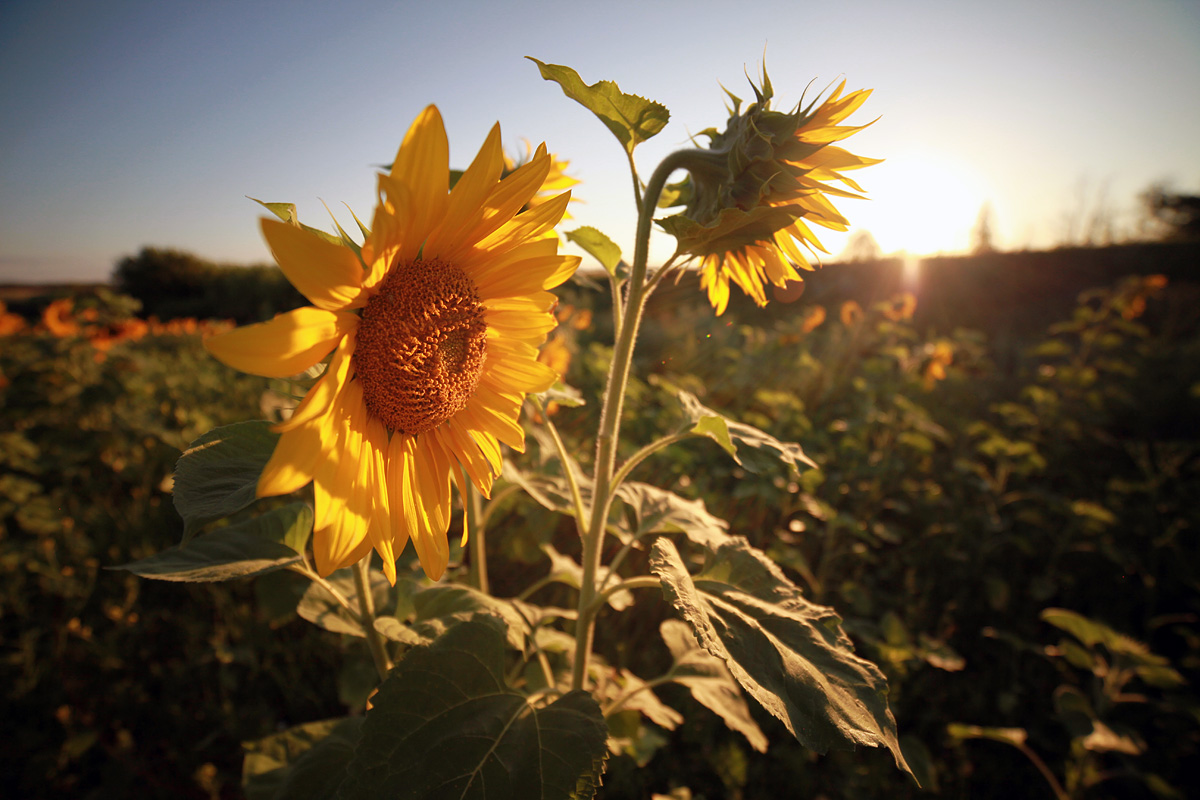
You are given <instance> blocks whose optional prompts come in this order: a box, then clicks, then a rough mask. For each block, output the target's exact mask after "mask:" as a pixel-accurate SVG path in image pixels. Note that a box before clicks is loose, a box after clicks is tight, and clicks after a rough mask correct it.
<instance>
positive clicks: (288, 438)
mask: <svg viewBox="0 0 1200 800" xmlns="http://www.w3.org/2000/svg"><path fill="white" fill-rule="evenodd" d="M320 458H321V431H320V428H319V427H317V426H315V425H310V426H308V427H305V428H300V429H298V430H293V431H288V432H287V433H285V434H283V435H282V436H280V437H279V441H278V442H277V443H276V444H275V450H274V451H273V452H272V453H271V458H270V460H268V461H267V465H266V466H265V467H263V471H262V474H261V475H260V476H259V477H258V487H257V489H256V490H255V494H256V496H258V497H273V496H274V495H278V494H290V493H291V492H294V491H296V490H297V489H299V488H301V487H302V486H304V485H305V484H307V483H309V482H310V481H311V480H312V479H313V472H314V471H315V470H316V468H317V463H318V462H319V460H320Z"/></svg>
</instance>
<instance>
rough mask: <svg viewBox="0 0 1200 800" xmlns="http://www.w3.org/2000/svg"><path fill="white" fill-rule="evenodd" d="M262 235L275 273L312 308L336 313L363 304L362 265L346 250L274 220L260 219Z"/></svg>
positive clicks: (301, 229) (364, 300) (353, 254)
mask: <svg viewBox="0 0 1200 800" xmlns="http://www.w3.org/2000/svg"><path fill="white" fill-rule="evenodd" d="M262 232H263V237H264V238H265V239H266V240H267V245H268V246H269V247H270V248H271V253H272V254H273V255H274V256H275V261H276V262H277V263H278V264H279V269H280V270H282V272H283V274H284V275H286V276H287V279H288V280H289V281H291V284H292V286H295V287H296V288H297V289H298V290H299V291H300V294H302V295H304V296H305V297H307V298H308V299H309V301H311V302H312V304H313V305H314V306H316V307H317V308H323V309H325V310H327V311H339V310H342V309H347V308H358V307H360V306H362V305H363V304H364V303H365V302H366V296H365V294H364V293H363V290H362V279H363V267H362V262H361V261H359V260H358V256H357V255H355V253H354V251H353V250H351V249H350V248H349V247H344V246H342V245H336V244H332V243H331V242H327V241H325V240H324V239H322V238H321V237H319V236H317V235H316V234H315V233H310V232H308V231H306V230H304V229H303V228H300V227H298V226H296V225H289V224H288V223H286V222H281V221H280V220H277V219H265V218H264V219H263V220H262Z"/></svg>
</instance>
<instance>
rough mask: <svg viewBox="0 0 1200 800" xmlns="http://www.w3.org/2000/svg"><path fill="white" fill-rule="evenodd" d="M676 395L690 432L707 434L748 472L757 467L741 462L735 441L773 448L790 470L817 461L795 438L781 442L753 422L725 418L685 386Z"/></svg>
mask: <svg viewBox="0 0 1200 800" xmlns="http://www.w3.org/2000/svg"><path fill="white" fill-rule="evenodd" d="M676 396H677V397H678V398H679V401H680V402H681V403H682V404H683V413H684V416H686V417H687V419H688V420H689V421H690V422H691V423H693V424H692V427H691V429H690V432H691V433H694V434H695V435H697V436H707V437H708V438H710V439H712V440H713V441H715V442H716V443H717V444H719V445H721V448H722V449H723V450H724V451H725V452H726V453H729V455H730V456H732V457H733V460H734V461H736V462H737V463H738V464H740V465H741V466H743V467H745V468H746V469H748V470H750V471H751V472H757V471H758V470H757V469H756V468H755V466H754V464H752V463H748V462H747V463H743V462H742V459H741V458H740V457H739V456H738V452H737V451H738V445H745V446H746V447H752V448H754V449H756V450H766V451H768V452H773V453H774V455H775V456H776V457H777V458H778V459H779V460H780V461H782V462H783V463H785V464H787V465H788V467H789V468H790V469H791V470H792V471H793V472H799V471H800V465H801V464H805V465H807V466H810V467H813V468H816V466H817V463H816V462H815V461H813V460H812V459H811V458H809V457H808V456H806V455H805V454H804V449H803V448H801V447H800V445H798V444H796V443H795V442H781V441H779V440H778V439H776V438H775V437H774V436H771V435H770V434H769V433H766V432H765V431H761V430H759V429H758V428H755V427H754V426H753V425H747V424H746V423H744V422H736V421H734V420H731V419H728V418H727V417H725V416H723V415H721V414H720V413H718V412H716V411H713V410H712V409H711V408H709V407H708V406H706V405H704V404H703V403H701V402H700V400H699V399H697V397H696V395H694V394H692V393H691V392H689V391H687V390H685V389H678V390H677V391H676Z"/></svg>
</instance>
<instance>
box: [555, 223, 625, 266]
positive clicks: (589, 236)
mask: <svg viewBox="0 0 1200 800" xmlns="http://www.w3.org/2000/svg"><path fill="white" fill-rule="evenodd" d="M566 237H567V241H570V242H574V243H575V244H577V245H579V246H580V247H582V248H583V249H584V250H586V251H587V253H588V255H590V256H592V257H593V258H595V259H596V260H597V261H599V262H600V266H602V267H604V269H605V271H607V272H608V274H609V275H612V276H614V277H615V276H617V273H618V269H617V268H618V267H619V266H620V265H621V248H620V247H617V245H616V244H614V243H613V240H612V239H609V238H608V237H607V236H605V235H604V234H603V233H601V232H600V231H598V230H596V229H595V228H592V227H589V226H584V227H582V228H576V229H575V230H573V231H567V233H566Z"/></svg>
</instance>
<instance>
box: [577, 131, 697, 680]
mask: <svg viewBox="0 0 1200 800" xmlns="http://www.w3.org/2000/svg"><path fill="white" fill-rule="evenodd" d="M691 155H692V151H690V150H681V151H677V152H675V153H672V154H671V155H669V156H667V157H666V158H665V159H663V161H662V163H661V164H659V165H658V167H657V168H656V169H655V170H654V174H653V175H651V176H650V181H649V183H647V184H646V192H645V194H643V195H642V196H641V197H640V205H639V209H638V226H637V234H636V237H635V240H634V241H635V246H634V253H633V267H632V269H631V272H630V276H629V284H628V287H627V288H626V294H625V311H624V314H623V319H622V323H621V330H620V335H619V336H618V337H617V342H616V347H615V349H614V351H613V361H612V366H611V367H610V368H609V371H608V384H607V386H606V387H605V390H604V406H603V408H602V410H601V412H600V432H599V435H598V436H597V437H596V474H595V487H594V489H593V491H592V509H591V519H590V522H589V525H588V528H587V533H586V534H585V535H584V538H583V586H582V587H581V589H580V592H579V620H578V622H577V623H576V626H575V664H574V667H575V669H574V673H573V674H572V682H571V688H573V689H582V688H583V684H584V679H585V677H586V675H587V666H588V660H589V659H590V658H591V652H592V640H593V638H594V635H595V607H594V606H593V601H594V600H595V597H596V576H597V575H598V574H599V572H600V561H601V557H602V554H603V552H604V533H605V522H606V520H607V519H608V510H609V507H610V505H611V503H612V497H611V492H612V488H611V487H612V478H613V472H614V470H615V467H616V455H617V443H618V441H619V435H620V430H621V411H622V409H623V406H624V402H625V388H626V386H627V385H628V383H629V368H630V365H631V364H632V363H633V347H634V342H635V341H636V340H637V332H638V327H639V326H640V325H641V320H642V311H643V309H644V308H645V304H646V297H647V295H648V291H647V286H646V262H647V259H648V257H649V250H650V227H651V224H652V223H653V221H654V209H655V208H656V207H657V204H658V197H659V195H661V194H662V190H663V187H664V186H665V185H666V183H667V178H668V177H670V175H671V173H672V172H674V171H675V170H676V169H677V168H679V167H681V166H682V165H683V164H684V163H686V161H687V159H688V158H689V157H691Z"/></svg>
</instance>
